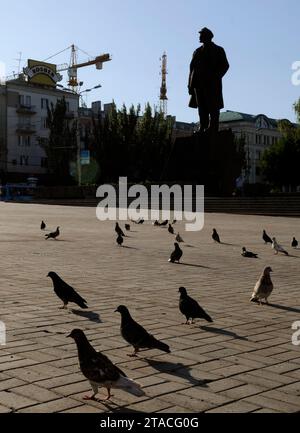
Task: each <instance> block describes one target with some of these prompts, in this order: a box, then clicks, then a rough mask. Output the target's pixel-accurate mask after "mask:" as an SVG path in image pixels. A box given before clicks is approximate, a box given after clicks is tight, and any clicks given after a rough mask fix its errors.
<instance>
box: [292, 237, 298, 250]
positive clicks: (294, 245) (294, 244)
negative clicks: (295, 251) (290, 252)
mask: <svg viewBox="0 0 300 433" xmlns="http://www.w3.org/2000/svg"><path fill="white" fill-rule="evenodd" d="M292 247H293V248H297V247H298V241H297V239H296V238H293V240H292Z"/></svg>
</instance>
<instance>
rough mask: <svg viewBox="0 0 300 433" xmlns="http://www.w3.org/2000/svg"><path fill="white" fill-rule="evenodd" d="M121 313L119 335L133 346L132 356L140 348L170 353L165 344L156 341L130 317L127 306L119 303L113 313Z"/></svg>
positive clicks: (135, 354)
mask: <svg viewBox="0 0 300 433" xmlns="http://www.w3.org/2000/svg"><path fill="white" fill-rule="evenodd" d="M117 312H118V313H120V314H121V335H122V337H123V338H124V340H125V341H127V343H129V344H131V345H132V346H133V347H134V352H133V354H132V355H129V356H132V357H135V356H137V353H138V352H139V350H140V349H159V350H162V351H163V352H166V353H170V348H169V346H168V345H167V344H165V343H162V342H161V341H158V340H157V339H156V338H155V337H153V335H151V334H149V333H148V332H147V331H146V329H144V328H143V327H142V326H141V325H139V324H138V323H137V322H136V321H135V320H133V318H132V317H131V315H130V313H129V311H128V308H127V307H125V306H124V305H120V306H119V307H118V308H117V309H116V311H115V313H117Z"/></svg>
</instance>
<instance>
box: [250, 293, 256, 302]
mask: <svg viewBox="0 0 300 433" xmlns="http://www.w3.org/2000/svg"><path fill="white" fill-rule="evenodd" d="M250 302H258V299H257V297H256V296H255V295H252V298H251V299H250Z"/></svg>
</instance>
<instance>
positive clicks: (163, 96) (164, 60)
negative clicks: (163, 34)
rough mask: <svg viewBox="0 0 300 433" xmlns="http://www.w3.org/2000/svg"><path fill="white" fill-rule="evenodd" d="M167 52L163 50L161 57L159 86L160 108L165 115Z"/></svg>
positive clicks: (166, 100)
mask: <svg viewBox="0 0 300 433" xmlns="http://www.w3.org/2000/svg"><path fill="white" fill-rule="evenodd" d="M167 74H168V71H167V54H166V53H165V52H164V53H163V56H162V58H161V87H160V110H161V112H162V113H163V114H164V116H167V114H168V96H167Z"/></svg>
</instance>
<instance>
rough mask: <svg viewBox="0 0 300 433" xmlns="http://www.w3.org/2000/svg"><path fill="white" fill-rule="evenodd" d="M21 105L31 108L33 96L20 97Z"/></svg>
mask: <svg viewBox="0 0 300 433" xmlns="http://www.w3.org/2000/svg"><path fill="white" fill-rule="evenodd" d="M19 104H20V105H23V106H25V107H31V96H30V95H26V96H25V95H19Z"/></svg>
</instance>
